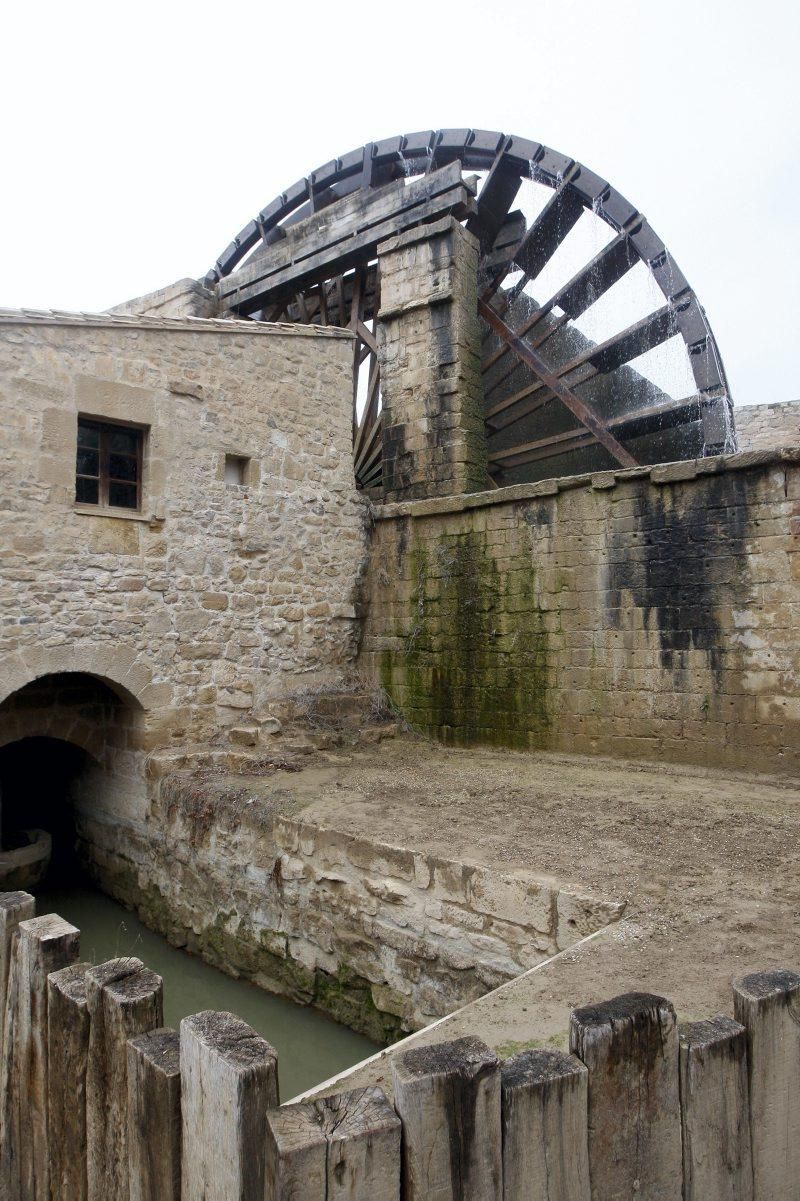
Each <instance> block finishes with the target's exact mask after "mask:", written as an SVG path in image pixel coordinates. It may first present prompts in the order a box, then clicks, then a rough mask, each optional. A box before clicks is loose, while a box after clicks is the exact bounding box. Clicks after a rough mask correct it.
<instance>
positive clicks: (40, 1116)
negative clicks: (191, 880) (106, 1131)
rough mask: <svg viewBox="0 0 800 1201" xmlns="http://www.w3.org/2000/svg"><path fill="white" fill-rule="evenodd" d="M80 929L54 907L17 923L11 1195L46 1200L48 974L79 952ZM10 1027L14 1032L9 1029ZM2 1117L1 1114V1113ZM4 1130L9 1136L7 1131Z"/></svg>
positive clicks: (9, 1099) (8, 1085)
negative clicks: (49, 911)
mask: <svg viewBox="0 0 800 1201" xmlns="http://www.w3.org/2000/svg"><path fill="white" fill-rule="evenodd" d="M80 937H81V936H80V931H79V930H77V929H76V928H75V927H74V926H72V925H70V923H69V922H65V921H64V919H63V918H60V917H57V916H56V915H55V914H54V913H50V914H47V915H46V916H44V917H34V918H29V919H27V920H25V921H21V922H20V923H19V930H18V932H17V937H16V939H15V940H14V948H15V949H14V970H13V995H12V991H11V990H9V997H8V1007H9V1010H10V1009H11V1008H12V1007H13V1008H14V1009H15V1014H14V1016H13V1017H12V1019H11V1021H10V1023H9V1025H8V1026H7V1031H8V1032H9V1035H10V1038H12V1039H13V1044H12V1042H11V1041H10V1042H9V1045H8V1047H7V1051H8V1054H7V1056H6V1060H7V1062H8V1064H9V1075H8V1078H7V1079H6V1080H4V1081H3V1082H2V1083H3V1086H4V1088H5V1090H6V1091H5V1094H4V1103H5V1105H4V1108H6V1107H7V1108H6V1113H7V1115H8V1125H7V1126H6V1122H5V1120H4V1129H3V1133H2V1144H3V1145H2V1155H3V1158H4V1160H5V1170H4V1172H3V1179H4V1181H6V1182H7V1184H8V1188H9V1190H10V1192H9V1195H10V1197H11V1198H13V1201H50V1163H49V1154H48V1145H47V1095H48V1089H47V1076H48V1071H47V999H48V998H47V977H48V974H49V973H50V972H54V971H58V970H59V969H60V968H62V967H66V966H68V965H69V964H71V963H74V961H75V960H76V959H77V957H78V950H79V947H80ZM12 1031H13V1034H12V1033H11V1032H12ZM4 1118H5V1115H4ZM6 1134H7V1135H8V1137H6Z"/></svg>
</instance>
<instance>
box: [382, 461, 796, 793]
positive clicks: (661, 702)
mask: <svg viewBox="0 0 800 1201" xmlns="http://www.w3.org/2000/svg"><path fill="white" fill-rule="evenodd" d="M373 517H374V525H373V533H372V546H371V552H370V560H369V570H368V574H367V577H366V582H365V595H364V613H365V619H364V626H363V634H362V641H361V651H360V664H361V666H362V668H363V669H364V670H365V672H367V673H369V674H371V675H372V677H373V678H374V679H375V680H379V681H380V682H381V683H382V684H383V686H384V688H385V689H386V691H387V692H388V693H389V695H390V697H391V699H392V701H393V702H394V704H395V705H396V706H397V707H398V709H399V710H400V711H401V713H402V714H404V715H405V717H406V718H407V720H408V721H409V722H410V723H411V725H412V726H414V727H415V728H417V729H419V730H422V731H424V732H425V733H427V734H430V735H433V736H435V737H437V738H440V739H442V740H443V741H445V742H448V743H455V744H463V745H474V744H486V745H491V746H507V747H523V748H524V747H527V748H549V749H554V750H559V751H572V752H578V753H592V754H596V753H599V754H609V755H618V756H631V757H634V756H641V757H645V758H649V759H663V760H669V761H673V762H686V763H699V764H712V765H725V766H731V767H741V768H745V769H752V770H758V771H768V772H776V771H779V772H797V771H799V770H800V700H799V699H798V697H800V687H798V685H800V654H798V649H797V633H796V632H797V630H798V628H800V554H798V551H800V451H797V450H784V451H779V452H774V453H765V452H753V453H749V454H739V455H734V456H728V457H727V458H717V459H705V460H697V461H696V462H687V463H675V464H663V465H660V466H657V467H653V468H638V469H635V470H632V471H620V472H610V471H609V472H600V473H597V474H594V475H591V476H588V475H587V476H573V477H568V478H565V479H563V480H550V481H543V482H541V483H538V484H533V485H520V486H516V487H513V488H506V489H498V490H496V491H495V492H489V493H482V494H480V495H472V496H467V495H464V496H461V497H453V498H449V499H442V500H428V501H422V502H406V503H402V504H394V505H383V506H380V507H376V508H375V509H374V512H373Z"/></svg>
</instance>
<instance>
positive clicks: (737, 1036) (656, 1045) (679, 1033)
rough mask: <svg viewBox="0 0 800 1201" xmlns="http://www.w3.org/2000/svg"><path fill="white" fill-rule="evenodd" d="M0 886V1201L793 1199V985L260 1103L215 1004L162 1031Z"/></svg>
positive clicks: (251, 1055) (776, 975) (125, 963)
mask: <svg viewBox="0 0 800 1201" xmlns="http://www.w3.org/2000/svg"><path fill="white" fill-rule="evenodd" d="M79 938H80V935H79V932H78V931H77V930H76V929H75V928H74V927H73V926H70V925H69V923H67V922H64V921H63V920H62V919H61V918H60V917H57V916H56V915H54V914H49V915H46V916H44V917H39V918H36V917H33V898H32V897H28V896H26V894H20V893H16V894H6V895H5V896H3V895H0V989H4V993H5V995H4V998H3V1000H4V1014H3V1046H2V1055H0V1098H1V1100H2V1103H1V1104H0V1201H92V1199H97V1201H99V1199H100V1198H102V1199H103V1201H300V1199H302V1201H609V1199H610V1198H626V1199H627V1198H630V1199H631V1201H636V1199H638V1198H641V1199H642V1201H645V1199H646V1201H673V1199H674V1201H800V975H798V974H797V973H795V972H791V971H770V972H761V973H755V974H752V975H749V976H746V977H744V978H743V979H741V980H738V981H737V982H736V983H735V985H734V992H733V1002H734V1008H735V1020H734V1018H731V1017H725V1016H717V1017H714V1018H711V1019H710V1020H708V1021H703V1022H692V1023H688V1024H686V1025H683V1026H680V1027H678V1026H677V1025H676V1021H675V1012H674V1009H673V1007H672V1005H671V1004H670V1003H669V1001H666V1000H665V999H664V998H663V997H657V996H652V995H650V994H641V993H634V994H628V995H626V996H623V997H616V998H614V999H613V1000H611V1001H607V1002H604V1003H602V1004H599V1005H591V1006H585V1007H583V1008H579V1009H576V1010H575V1011H574V1013H573V1015H572V1019H571V1028H570V1047H571V1053H570V1054H567V1053H566V1052H562V1051H553V1050H543V1049H531V1050H527V1051H522V1052H520V1053H519V1054H517V1055H515V1056H512V1057H511V1058H510V1059H506V1060H504V1061H502V1062H500V1061H498V1059H497V1057H496V1056H495V1055H494V1054H493V1052H492V1051H491V1050H490V1049H489V1048H488V1047H487V1046H486V1045H485V1044H484V1043H482V1042H481V1041H480V1040H479V1039H477V1038H461V1039H457V1040H456V1041H454V1042H445V1043H438V1044H434V1045H430V1046H427V1045H426V1046H418V1047H417V1046H415V1047H412V1048H411V1049H407V1050H398V1051H397V1052H396V1053H395V1055H394V1057H393V1060H392V1068H393V1075H394V1092H395V1096H394V1106H392V1105H391V1104H390V1103H389V1101H388V1100H387V1099H386V1097H385V1095H384V1094H383V1093H382V1092H381V1090H380V1089H378V1088H362V1089H358V1090H355V1091H352V1092H345V1093H342V1094H340V1095H337V1096H331V1097H325V1098H320V1099H318V1100H312V1101H309V1102H304V1103H298V1104H294V1105H284V1106H279V1105H278V1065H277V1056H276V1054H275V1051H274V1049H273V1048H272V1047H271V1046H270V1044H269V1043H268V1042H266V1040H265V1039H263V1038H261V1036H260V1035H258V1034H257V1033H256V1032H255V1031H254V1030H252V1029H251V1027H249V1026H247V1025H246V1023H244V1022H242V1021H241V1020H240V1019H239V1018H237V1017H235V1016H234V1015H233V1014H228V1013H215V1012H206V1013H199V1014H195V1015H194V1016H193V1017H189V1018H185V1019H184V1020H183V1022H181V1029H180V1033H179V1034H178V1033H177V1032H176V1031H174V1030H166V1029H164V1028H163V1026H162V1020H163V1015H162V1009H163V1005H162V983H161V980H160V978H159V977H158V976H156V975H155V974H154V973H153V972H150V971H148V969H147V968H146V967H144V965H143V964H142V963H141V962H140V961H139V960H138V959H124V960H120V959H116V960H110V961H109V962H108V963H103V964H99V965H97V966H94V967H90V966H89V965H88V964H86V963H79V962H78V956H79Z"/></svg>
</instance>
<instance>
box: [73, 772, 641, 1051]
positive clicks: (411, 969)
mask: <svg viewBox="0 0 800 1201" xmlns="http://www.w3.org/2000/svg"><path fill="white" fill-rule="evenodd" d="M80 825H81V830H82V833H83V835H84V839H85V850H86V854H87V856H88V857H89V860H90V865H91V867H92V870H93V871H94V873H95V874H96V876H97V877H98V879H99V881H100V882H101V884H102V886H103V888H104V889H105V890H106V891H108V892H111V893H112V894H113V895H115V896H117V897H118V898H119V899H121V900H122V901H123V902H125V903H126V904H128V905H131V906H133V907H135V908H136V909H137V910H138V911H139V914H140V916H141V917H142V919H143V920H144V921H145V922H146V923H147V925H149V926H150V927H151V928H153V929H156V930H158V931H159V932H160V933H163V934H165V935H166V936H167V937H168V938H169V940H170V941H171V942H172V943H174V944H175V945H178V946H185V947H187V948H188V949H189V950H191V951H193V952H195V953H197V954H200V955H202V956H203V957H204V958H205V959H207V960H208V961H209V962H211V963H213V964H215V965H216V966H218V967H221V968H222V969H223V970H225V971H228V972H231V973H232V974H234V975H242V976H244V977H246V978H248V979H252V980H253V981H254V982H255V983H257V984H259V985H260V986H261V987H263V988H265V989H267V990H269V991H272V992H280V993H283V994H285V995H287V996H289V997H291V998H292V999H293V1000H295V1001H299V1002H300V1003H303V1004H313V1005H315V1006H316V1007H318V1008H320V1009H323V1010H325V1011H327V1012H328V1013H330V1014H332V1016H334V1017H336V1018H337V1019H338V1020H340V1021H342V1022H345V1023H346V1024H347V1025H349V1026H351V1027H352V1028H353V1029H356V1030H359V1031H360V1032H362V1033H365V1034H367V1035H369V1036H370V1037H372V1038H375V1039H376V1040H378V1041H382V1042H387V1041H391V1040H392V1039H393V1038H396V1037H397V1036H398V1035H399V1034H400V1033H401V1032H403V1031H408V1030H417V1029H420V1028H421V1027H422V1026H424V1025H426V1024H427V1023H428V1022H430V1021H432V1020H434V1019H436V1018H439V1017H442V1016H444V1015H445V1014H448V1013H450V1012H452V1010H454V1009H456V1008H458V1007H459V1006H460V1005H464V1004H466V1003H467V1002H468V1001H470V1000H474V999H475V998H477V997H479V996H482V995H483V994H484V993H486V992H487V991H489V990H490V989H492V988H496V987H497V986H498V985H499V984H502V983H503V982H505V981H508V980H512V979H514V978H515V977H516V976H518V975H519V974H520V973H521V972H523V971H525V970H526V969H527V968H529V967H531V966H532V965H534V964H536V963H541V962H543V961H544V960H545V959H548V958H549V957H550V956H552V955H554V954H556V953H557V952H558V951H560V950H563V949H564V948H565V947H568V946H571V945H572V944H573V943H574V942H575V941H576V940H577V939H579V938H581V937H583V936H584V935H585V934H588V933H591V932H593V931H595V930H598V929H600V928H601V927H603V926H605V925H607V924H608V923H609V922H613V921H616V920H617V919H618V918H619V916H620V915H621V913H622V910H623V908H624V906H623V905H622V904H620V903H617V902H614V901H612V900H603V899H600V898H597V897H589V896H585V895H582V894H580V893H578V892H576V891H574V890H570V889H569V888H559V887H558V886H557V885H554V884H553V883H550V882H546V881H544V880H542V879H539V878H537V876H536V875H534V874H532V873H529V872H523V871H518V870H514V871H508V872H498V871H492V870H489V869H487V868H485V867H482V866H480V865H477V864H470V863H461V862H457V861H452V860H446V859H442V858H439V857H436V856H432V855H424V854H420V853H418V852H412V851H408V850H404V849H402V848H399V847H394V846H390V845H387V844H384V843H380V842H374V841H370V840H368V839H360V838H355V837H353V836H352V835H350V834H345V833H343V832H341V831H338V830H335V829H330V828H326V827H323V826H320V825H317V824H309V823H307V822H304V821H303V820H302V818H294V817H291V816H288V815H284V816H278V817H274V816H273V813H272V812H271V807H270V806H269V805H267V804H265V802H264V801H262V800H261V799H259V797H258V795H257V793H256V792H254V791H252V790H248V789H247V787H243V788H242V789H240V790H238V791H237V792H235V793H234V794H233V795H232V796H228V797H227V798H226V797H225V796H224V795H219V796H217V797H216V799H215V798H214V797H213V796H212V795H211V794H210V793H208V792H205V791H204V790H203V789H202V787H200V788H198V786H197V785H196V784H195V783H194V782H193V781H192V780H191V779H181V780H165V781H163V782H162V786H161V798H160V800H159V801H158V802H157V803H156V804H155V806H154V808H153V810H152V812H151V814H150V815H149V819H148V822H147V824H146V826H145V827H144V828H139V829H135V828H131V827H127V828H126V827H125V826H121V825H120V824H119V823H116V822H102V821H97V820H96V818H95V816H94V815H93V814H92V813H91V812H83V813H82V814H81V817H80Z"/></svg>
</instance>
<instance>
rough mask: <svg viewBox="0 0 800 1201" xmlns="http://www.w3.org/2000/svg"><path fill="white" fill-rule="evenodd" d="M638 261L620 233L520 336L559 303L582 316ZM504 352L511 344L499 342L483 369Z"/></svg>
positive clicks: (570, 313) (569, 312) (567, 311)
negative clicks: (506, 344)
mask: <svg viewBox="0 0 800 1201" xmlns="http://www.w3.org/2000/svg"><path fill="white" fill-rule="evenodd" d="M639 261H640V260H639V256H638V254H637V253H636V250H635V248H634V246H633V244H632V242H631V241H630V238H629V237H628V235H627V234H624V233H623V234H619V235H618V236H617V237H616V238H614V239H613V241H611V242H609V243H608V245H607V246H604V247H603V249H602V250H601V251H599V252H598V253H597V254H596V255H595V256H594V258H593V259H592V260H591V261H590V262H588V263H587V264H586V266H585V267H581V269H580V270H579V271H577V272H576V273H575V275H573V276H572V278H571V279H569V280H567V282H566V283H565V284H563V285H562V287H560V288H559V289H558V291H557V292H554V293H553V295H552V296H551V297H550V299H549V300H548V301H546V303H545V304H543V305H542V307H541V308H539V309H537V310H536V312H535V313H532V314H531V316H530V317H529V318H528V319H527V321H525V323H524V324H523V325H522V326H521V327H520V328H519V330H518V331H517V332H518V333H519V335H520V337H524V336H525V334H527V333H528V332H529V331H530V330H532V329H533V328H534V326H536V325H538V324H539V322H540V321H542V320H543V318H544V317H546V316H547V315H548V313H550V312H551V311H552V310H553V309H554V308H555V307H556V306H557V307H558V308H560V309H563V310H564V313H565V314H566V315H567V316H568V317H570V318H572V319H573V320H574V319H575V318H576V317H580V315H581V314H582V313H585V312H586V310H587V309H588V308H590V307H591V305H593V304H594V303H595V301H596V300H599V299H600V297H601V296H603V295H605V293H606V292H607V291H608V289H609V288H611V287H612V286H613V285H614V284H615V283H617V282H618V281H619V280H620V279H622V277H623V275H625V274H626V272H628V271H629V270H630V269H631V267H633V266H635V264H636V263H638V262H639ZM505 354H508V347H507V346H505V345H500V346H499V347H498V348H497V349H496V350H495V351H494V352H493V353H492V354H490V355H489V356H488V357H487V358H486V360H485V362H484V363H483V364H482V366H483V370H484V371H487V370H488V369H489V368H490V367H493V366H494V364H495V363H496V362H497V361H498V360H499V359H501V358H502V357H503V355H505Z"/></svg>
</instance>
